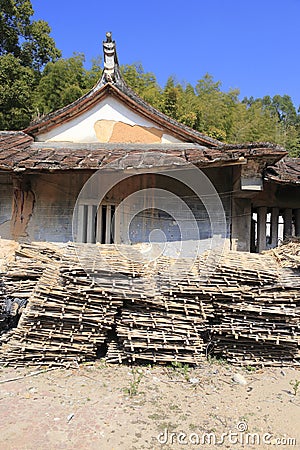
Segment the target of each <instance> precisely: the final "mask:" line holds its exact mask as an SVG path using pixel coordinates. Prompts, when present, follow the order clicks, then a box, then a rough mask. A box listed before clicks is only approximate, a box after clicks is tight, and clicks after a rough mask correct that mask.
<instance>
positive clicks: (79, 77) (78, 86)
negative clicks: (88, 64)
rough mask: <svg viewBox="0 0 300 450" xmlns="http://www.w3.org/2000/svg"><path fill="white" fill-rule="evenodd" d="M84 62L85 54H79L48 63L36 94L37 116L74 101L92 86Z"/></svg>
mask: <svg viewBox="0 0 300 450" xmlns="http://www.w3.org/2000/svg"><path fill="white" fill-rule="evenodd" d="M83 63H84V55H83V54H77V55H74V56H73V57H71V58H68V59H59V60H58V61H56V62H49V63H48V64H47V65H46V67H45V69H44V71H43V74H42V77H41V80H40V82H39V85H38V86H37V89H36V91H35V94H34V107H35V110H36V113H37V116H40V115H44V114H47V113H49V112H51V111H54V110H56V109H59V108H61V107H63V106H65V105H68V104H69V103H72V102H73V101H74V100H76V99H78V98H79V97H81V96H82V95H83V94H84V93H85V92H86V91H87V90H88V89H89V88H90V86H88V84H89V83H90V81H91V77H90V76H88V75H87V71H86V70H85V68H84V66H83Z"/></svg>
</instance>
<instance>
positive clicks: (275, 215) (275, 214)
mask: <svg viewBox="0 0 300 450" xmlns="http://www.w3.org/2000/svg"><path fill="white" fill-rule="evenodd" d="M278 219H279V208H272V212H271V247H272V248H274V247H277V245H278Z"/></svg>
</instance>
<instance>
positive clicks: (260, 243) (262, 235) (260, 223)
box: [257, 206, 267, 253]
mask: <svg viewBox="0 0 300 450" xmlns="http://www.w3.org/2000/svg"><path fill="white" fill-rule="evenodd" d="M266 222H267V208H266V207H265V206H262V207H260V208H257V251H258V253H260V252H262V251H263V250H265V249H266V246H267V243H266Z"/></svg>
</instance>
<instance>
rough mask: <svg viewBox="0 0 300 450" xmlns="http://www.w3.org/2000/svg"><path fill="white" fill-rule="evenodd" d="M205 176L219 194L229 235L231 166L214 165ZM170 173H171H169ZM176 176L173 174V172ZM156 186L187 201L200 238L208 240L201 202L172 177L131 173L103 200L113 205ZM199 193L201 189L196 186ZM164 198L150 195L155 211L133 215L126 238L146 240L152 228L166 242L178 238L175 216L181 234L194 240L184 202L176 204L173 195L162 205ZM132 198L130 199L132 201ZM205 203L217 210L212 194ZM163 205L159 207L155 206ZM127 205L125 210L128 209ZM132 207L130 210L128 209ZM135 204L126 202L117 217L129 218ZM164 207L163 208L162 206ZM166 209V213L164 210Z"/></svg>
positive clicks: (207, 224)
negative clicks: (216, 166)
mask: <svg viewBox="0 0 300 450" xmlns="http://www.w3.org/2000/svg"><path fill="white" fill-rule="evenodd" d="M205 173H206V175H207V176H208V178H209V179H210V180H211V182H212V183H213V185H214V186H215V188H216V189H217V191H218V192H219V193H220V195H219V197H220V199H221V201H222V204H223V208H224V212H225V215H226V220H227V227H226V231H225V234H226V236H223V237H229V234H230V213H231V190H232V180H231V169H230V168H222V169H220V168H214V169H210V170H206V171H205ZM173 175H174V172H173ZM175 177H176V175H175ZM148 188H156V189H161V190H162V191H163V192H166V193H167V192H172V193H173V194H175V196H178V197H181V198H183V200H184V202H185V203H186V204H187V206H188V207H189V209H190V210H191V211H192V214H193V215H194V217H195V220H196V221H197V224H198V229H199V237H200V239H208V238H210V237H211V236H212V228H211V223H210V219H209V216H208V213H207V211H206V208H205V206H204V204H203V203H202V202H201V200H200V199H199V198H198V197H197V195H196V194H195V192H193V191H192V190H191V189H190V188H188V187H187V186H185V185H184V184H182V183H181V182H180V181H178V180H177V179H176V178H173V177H172V176H171V174H170V176H163V175H154V174H144V175H140V176H133V177H131V178H129V179H127V180H125V181H123V182H121V183H119V184H118V185H117V186H115V187H114V188H113V189H112V190H111V191H110V192H109V193H108V194H107V196H106V198H105V200H106V201H107V202H111V203H113V204H119V203H120V202H121V201H122V200H123V199H124V198H126V197H128V196H129V195H131V194H133V193H134V192H136V191H138V190H141V189H148ZM200 192H201V189H200ZM166 198H168V195H167V194H166V197H165V198H162V199H159V200H158V199H157V198H153V203H152V205H151V206H152V208H156V210H157V212H156V214H154V215H153V213H150V211H149V212H145V211H142V212H140V213H139V214H137V215H136V216H135V217H134V219H133V220H132V223H131V225H130V238H131V241H132V242H142V241H147V240H148V238H149V234H150V233H151V231H152V230H153V229H155V228H157V229H161V230H162V231H163V232H164V234H165V236H166V237H167V240H168V241H179V240H181V239H182V238H181V234H180V230H179V227H178V224H176V219H177V220H179V221H183V224H184V230H185V236H186V237H187V238H188V239H195V230H194V228H193V225H194V224H193V220H189V219H188V218H187V217H186V216H187V213H186V210H185V207H184V205H182V204H180V203H179V202H178V201H177V200H176V199H175V198H174V199H172V198H170V199H168V200H167V204H166V200H165V199H166ZM132 201H134V200H132ZM205 202H206V203H207V204H209V207H210V209H211V210H212V211H216V209H217V205H218V202H217V199H216V198H214V197H213V196H210V197H209V198H205ZM160 205H163V206H164V207H162V208H160V207H159V206H160ZM128 207H129V209H128ZM130 207H132V209H130ZM135 208H136V205H134V204H132V205H130V204H127V205H126V210H124V211H121V214H120V215H121V216H122V215H123V216H124V220H125V221H126V216H130V217H133V212H134V211H135ZM164 208H167V209H164ZM166 211H167V212H166ZM121 226H124V221H123V222H121Z"/></svg>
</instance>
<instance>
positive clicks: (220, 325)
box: [0, 243, 300, 366]
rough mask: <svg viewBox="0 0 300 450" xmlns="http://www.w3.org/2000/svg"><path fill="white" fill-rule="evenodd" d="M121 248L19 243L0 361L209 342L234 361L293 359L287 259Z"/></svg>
mask: <svg viewBox="0 0 300 450" xmlns="http://www.w3.org/2000/svg"><path fill="white" fill-rule="evenodd" d="M293 245H294V244H293ZM299 245H300V244H298V246H299ZM125 250H126V251H125ZM293 251H294V254H295V248H294V247H293ZM280 252H281V254H283V253H282V252H283V249H280ZM124 253H125V254H126V255H127V256H130V258H121V257H120V253H119V251H117V250H116V249H115V247H114V246H110V245H101V246H99V245H92V244H81V245H78V244H76V245H71V244H70V245H68V246H64V247H59V246H56V245H54V244H42V243H39V244H31V245H29V244H26V245H25V244H24V245H22V246H21V247H20V248H19V249H18V251H17V252H16V262H15V264H12V265H10V266H9V268H8V270H7V272H5V273H3V274H2V276H1V285H0V295H1V298H2V300H3V299H4V300H5V301H7V299H12V298H20V297H21V296H22V295H23V297H24V298H25V299H26V300H27V301H28V303H27V306H26V308H25V309H24V310H23V313H22V315H21V318H20V320H19V323H18V326H17V327H16V328H13V329H12V330H10V331H9V332H8V333H5V334H3V335H2V337H1V341H2V347H1V348H0V362H1V363H3V364H10V365H15V366H17V365H26V364H37V365H43V364H46V365H64V366H70V365H76V364H78V363H80V362H81V361H87V360H94V359H96V358H97V357H99V356H100V355H105V354H106V358H107V360H108V361H110V362H117V363H121V362H124V361H130V362H138V361H148V362H155V363H162V364H165V363H170V362H172V361H179V362H182V363H188V364H196V365H197V364H200V363H201V361H203V358H205V357H206V356H207V354H208V353H209V352H210V353H211V354H214V355H217V356H221V357H223V358H226V359H228V360H229V361H230V362H232V363H234V364H251V365H259V364H260V365H281V364H299V361H300V355H299V345H300V342H299V319H300V283H299V272H297V271H295V267H294V261H293V262H292V263H291V264H292V266H293V267H292V268H290V267H289V266H288V265H287V263H285V265H284V267H282V264H278V258H274V255H273V254H272V255H271V254H269V253H268V254H265V255H253V254H247V253H239V252H225V253H224V254H211V255H209V257H207V256H204V257H201V258H197V259H196V260H195V262H194V264H193V265H192V266H191V262H190V260H180V261H177V262H176V264H174V261H173V260H171V259H168V258H166V257H162V258H160V259H158V260H155V261H149V262H146V263H145V261H144V260H143V259H142V258H141V257H140V251H139V246H132V247H126V249H124ZM182 274H184V277H183V276H182Z"/></svg>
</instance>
